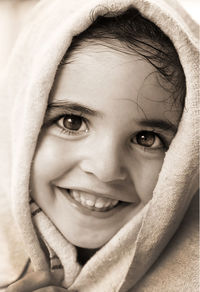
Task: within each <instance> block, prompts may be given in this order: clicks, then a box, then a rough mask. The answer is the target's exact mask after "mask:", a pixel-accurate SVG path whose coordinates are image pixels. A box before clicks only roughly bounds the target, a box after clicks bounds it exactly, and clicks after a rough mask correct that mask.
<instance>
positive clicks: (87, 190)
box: [31, 45, 181, 248]
mask: <svg viewBox="0 0 200 292" xmlns="http://www.w3.org/2000/svg"><path fill="white" fill-rule="evenodd" d="M169 89H170V86H169V85H168V84H163V80H161V78H159V76H158V74H157V73H156V72H155V68H154V67H152V66H151V65H150V64H149V63H148V62H147V61H145V60H143V59H141V58H140V57H139V56H138V55H133V54H125V53H120V52H117V51H115V50H113V49H111V48H105V47H102V46H100V45H92V46H91V45H90V46H89V45H88V46H87V47H84V48H82V49H81V50H80V51H79V52H75V53H73V55H72V56H71V57H70V60H69V62H68V64H67V65H64V66H63V67H62V69H61V70H60V71H59V72H58V74H57V78H56V80H55V84H54V88H53V90H52V94H51V97H50V103H49V107H48V110H47V113H46V117H45V121H44V126H43V128H42V130H41V134H40V138H39V141H38V145H37V149H36V153H35V157H34V162H33V168H32V174H31V196H32V197H33V198H34V199H35V201H36V202H37V203H38V205H39V206H40V207H41V208H42V209H43V211H44V212H45V213H46V214H47V216H48V217H49V218H50V219H51V220H52V221H53V222H54V224H55V225H56V226H57V228H58V229H59V230H60V231H61V232H62V234H63V235H64V236H65V237H66V238H67V239H68V240H69V241H70V242H72V243H73V244H74V245H76V246H80V247H85V248H98V247H100V246H102V245H103V244H105V243H106V242H107V241H108V240H109V239H110V238H111V237H112V236H113V235H114V234H115V233H116V232H117V231H118V230H119V229H120V228H121V227H122V226H123V225H124V224H125V223H126V222H128V221H129V220H130V218H132V217H134V216H135V215H136V214H137V213H138V212H139V210H141V209H142V208H143V207H144V205H145V204H147V202H148V201H149V200H150V199H151V197H152V192H153V189H154V187H155V185H156V182H157V180H158V175H159V172H160V169H161V167H162V163H163V159H164V157H165V152H166V150H167V148H168V147H169V144H170V142H171V140H172V138H173V137H174V135H175V132H176V129H177V125H178V121H179V117H180V114H181V106H180V105H176V104H174V103H173V102H174V101H173V97H171V95H172V93H170V90H169ZM172 104H173V106H172Z"/></svg>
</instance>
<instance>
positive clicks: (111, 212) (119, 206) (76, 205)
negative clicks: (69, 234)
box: [58, 188, 134, 218]
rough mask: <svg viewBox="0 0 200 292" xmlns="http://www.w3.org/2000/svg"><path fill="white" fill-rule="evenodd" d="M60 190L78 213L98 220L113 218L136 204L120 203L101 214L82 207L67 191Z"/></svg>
mask: <svg viewBox="0 0 200 292" xmlns="http://www.w3.org/2000/svg"><path fill="white" fill-rule="evenodd" d="M58 190H59V191H60V192H61V194H62V195H64V197H65V198H66V199H67V200H68V202H69V203H70V205H71V206H72V207H74V208H75V209H76V210H77V211H79V212H80V213H82V214H83V215H87V216H94V217H97V218H108V217H111V216H113V215H114V214H115V213H118V212H120V211H121V210H122V209H124V208H125V207H127V206H130V204H131V205H132V204H134V203H126V202H120V203H118V204H117V205H116V206H115V207H113V208H112V209H110V210H108V211H101V212H99V211H94V210H90V209H88V208H86V207H84V206H83V205H81V204H80V203H79V202H77V201H76V200H74V199H73V198H72V197H71V196H70V194H69V193H68V192H67V191H66V189H62V188H58Z"/></svg>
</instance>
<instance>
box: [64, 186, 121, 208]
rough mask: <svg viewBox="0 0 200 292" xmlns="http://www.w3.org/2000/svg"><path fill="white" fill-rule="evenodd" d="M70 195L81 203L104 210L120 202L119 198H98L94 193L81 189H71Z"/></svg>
mask: <svg viewBox="0 0 200 292" xmlns="http://www.w3.org/2000/svg"><path fill="white" fill-rule="evenodd" d="M70 195H71V196H72V197H73V198H74V199H75V200H76V201H78V202H79V203H81V205H83V206H85V207H88V208H89V209H92V210H103V211H106V210H107V209H110V208H113V207H114V206H116V205H117V204H118V202H119V201H118V200H112V199H109V198H98V197H97V196H94V195H92V194H88V193H85V192H81V191H75V190H70Z"/></svg>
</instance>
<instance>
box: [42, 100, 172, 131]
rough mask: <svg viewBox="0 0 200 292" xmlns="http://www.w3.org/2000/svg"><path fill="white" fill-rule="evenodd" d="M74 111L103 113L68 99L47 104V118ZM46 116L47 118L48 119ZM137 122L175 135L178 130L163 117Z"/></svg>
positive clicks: (94, 114)
mask: <svg viewBox="0 0 200 292" xmlns="http://www.w3.org/2000/svg"><path fill="white" fill-rule="evenodd" d="M69 112H70V113H72V114H77V113H79V114H80V113H81V114H84V115H89V116H94V117H98V116H101V117H102V113H100V112H98V111H96V110H94V109H91V108H88V107H87V106H85V105H82V104H80V103H76V102H71V101H67V100H64V101H63V100H59V101H56V102H50V103H49V104H48V106H47V117H46V118H47V120H48V118H51V116H52V118H53V117H54V116H55V117H56V116H58V115H63V114H65V113H69ZM46 118H45V120H46ZM136 122H137V123H138V124H139V125H140V126H143V127H151V128H156V129H160V130H163V131H168V132H171V133H173V134H174V135H175V134H176V132H177V126H175V125H174V124H172V123H171V122H170V121H169V120H162V119H147V118H146V119H144V120H138V121H137V120H136Z"/></svg>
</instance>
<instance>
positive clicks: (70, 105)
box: [47, 101, 101, 116]
mask: <svg viewBox="0 0 200 292" xmlns="http://www.w3.org/2000/svg"><path fill="white" fill-rule="evenodd" d="M53 110H55V111H56V112H57V113H58V114H59V113H61V114H62V113H63V112H65V111H66V112H69V111H70V112H72V113H81V114H85V115H89V116H101V113H100V112H98V111H96V110H94V109H91V108H88V107H87V106H85V105H81V104H79V103H76V102H70V101H57V102H51V103H49V104H48V106H47V112H48V111H53Z"/></svg>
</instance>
